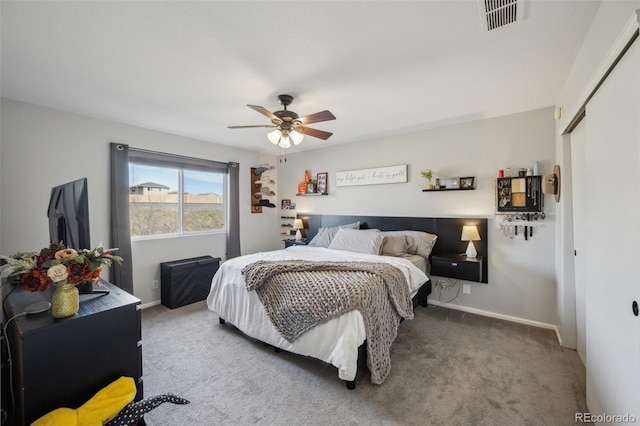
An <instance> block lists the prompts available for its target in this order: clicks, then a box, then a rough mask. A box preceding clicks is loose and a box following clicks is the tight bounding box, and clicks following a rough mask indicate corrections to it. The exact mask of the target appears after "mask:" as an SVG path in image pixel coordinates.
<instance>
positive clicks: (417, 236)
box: [384, 231, 438, 259]
mask: <svg viewBox="0 0 640 426" xmlns="http://www.w3.org/2000/svg"><path fill="white" fill-rule="evenodd" d="M384 233H385V235H387V236H388V235H405V236H406V237H407V248H406V250H405V252H406V253H410V254H417V255H419V256H422V257H424V258H425V259H428V258H429V255H430V254H431V250H432V249H433V246H434V245H435V244H436V240H437V239H438V236H437V235H434V234H429V233H428V232H423V231H385V232H384Z"/></svg>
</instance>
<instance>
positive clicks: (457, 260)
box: [431, 253, 483, 282]
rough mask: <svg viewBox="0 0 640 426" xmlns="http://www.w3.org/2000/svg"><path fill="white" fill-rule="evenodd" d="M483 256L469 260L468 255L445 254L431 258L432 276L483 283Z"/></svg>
mask: <svg viewBox="0 0 640 426" xmlns="http://www.w3.org/2000/svg"><path fill="white" fill-rule="evenodd" d="M482 259H483V257H482V256H478V257H476V258H473V259H471V258H468V257H467V255H466V254H464V253H462V254H458V253H445V254H440V255H434V256H431V275H437V276H439V277H447V278H456V279H459V280H465V281H477V282H483V280H482V278H483V271H482Z"/></svg>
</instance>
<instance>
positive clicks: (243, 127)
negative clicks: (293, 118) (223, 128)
mask: <svg viewBox="0 0 640 426" xmlns="http://www.w3.org/2000/svg"><path fill="white" fill-rule="evenodd" d="M250 127H269V128H271V127H278V126H276V125H275V124H255V125H252V126H227V128H228V129H248V128H250Z"/></svg>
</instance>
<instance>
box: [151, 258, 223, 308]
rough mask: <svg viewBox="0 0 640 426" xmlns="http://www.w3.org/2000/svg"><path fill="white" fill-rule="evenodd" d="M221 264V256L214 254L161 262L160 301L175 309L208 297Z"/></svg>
mask: <svg viewBox="0 0 640 426" xmlns="http://www.w3.org/2000/svg"><path fill="white" fill-rule="evenodd" d="M219 266H220V258H219V257H212V256H200V257H194V258H191V259H182V260H174V261H171V262H163V263H161V264H160V285H161V292H160V301H161V302H162V304H163V305H165V306H166V307H168V308H171V309H173V308H178V307H180V306H184V305H188V304H190V303H194V302H198V301H200V300H204V299H206V298H207V296H208V295H209V289H210V288H211V280H212V279H213V276H214V275H215V274H216V271H217V270H218V267H219Z"/></svg>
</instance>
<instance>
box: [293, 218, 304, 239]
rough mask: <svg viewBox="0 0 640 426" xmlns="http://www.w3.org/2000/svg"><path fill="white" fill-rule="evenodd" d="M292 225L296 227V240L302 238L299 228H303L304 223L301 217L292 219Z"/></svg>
mask: <svg viewBox="0 0 640 426" xmlns="http://www.w3.org/2000/svg"><path fill="white" fill-rule="evenodd" d="M293 227H294V228H296V241H300V240H302V232H301V231H300V230H301V229H304V223H303V222H302V219H296V220H294V221H293Z"/></svg>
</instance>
